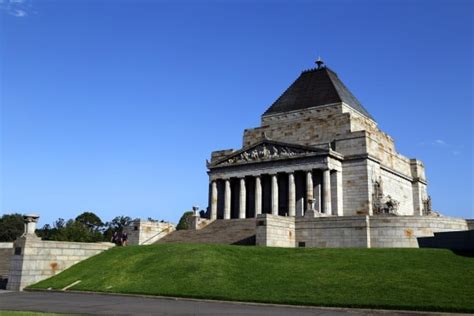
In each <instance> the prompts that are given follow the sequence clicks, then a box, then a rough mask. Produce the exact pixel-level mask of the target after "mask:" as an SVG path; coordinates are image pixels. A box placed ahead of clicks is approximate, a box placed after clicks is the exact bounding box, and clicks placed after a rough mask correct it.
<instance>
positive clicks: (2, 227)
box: [0, 213, 25, 242]
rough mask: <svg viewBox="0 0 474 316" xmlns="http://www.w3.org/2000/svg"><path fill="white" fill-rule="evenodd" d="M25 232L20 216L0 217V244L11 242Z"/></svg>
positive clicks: (8, 215) (16, 214)
mask: <svg viewBox="0 0 474 316" xmlns="http://www.w3.org/2000/svg"><path fill="white" fill-rule="evenodd" d="M24 231H25V224H24V221H23V216H22V215H21V214H18V213H15V214H5V215H3V216H2V217H0V242H12V241H15V239H17V238H18V237H20V236H21V235H22V234H23V232H24Z"/></svg>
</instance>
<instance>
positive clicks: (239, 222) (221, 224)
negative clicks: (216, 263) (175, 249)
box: [156, 218, 256, 245]
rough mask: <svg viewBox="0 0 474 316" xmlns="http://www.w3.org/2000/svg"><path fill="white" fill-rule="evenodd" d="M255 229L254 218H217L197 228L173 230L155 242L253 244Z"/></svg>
mask: <svg viewBox="0 0 474 316" xmlns="http://www.w3.org/2000/svg"><path fill="white" fill-rule="evenodd" d="M255 231H256V219H255V218H246V219H232V220H222V219H218V220H215V221H214V222H212V223H210V224H209V225H207V226H206V227H204V228H202V229H199V230H177V231H174V232H172V233H170V234H169V235H167V236H165V237H163V238H161V239H160V240H159V241H157V242H156V243H157V244H162V243H203V244H228V245H255Z"/></svg>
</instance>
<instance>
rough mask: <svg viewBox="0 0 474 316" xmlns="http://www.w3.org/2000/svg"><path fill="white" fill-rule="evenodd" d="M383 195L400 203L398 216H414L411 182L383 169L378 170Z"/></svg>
mask: <svg viewBox="0 0 474 316" xmlns="http://www.w3.org/2000/svg"><path fill="white" fill-rule="evenodd" d="M380 177H381V179H382V181H383V191H384V195H390V196H391V197H392V198H393V199H395V200H397V201H398V202H400V205H399V207H398V210H397V214H399V215H414V208H413V187H412V182H411V181H409V180H407V179H406V178H402V177H401V176H399V175H395V174H393V173H392V172H389V171H387V170H385V169H382V168H381V169H380Z"/></svg>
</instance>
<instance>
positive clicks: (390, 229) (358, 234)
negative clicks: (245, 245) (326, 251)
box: [256, 214, 468, 248]
mask: <svg viewBox="0 0 474 316" xmlns="http://www.w3.org/2000/svg"><path fill="white" fill-rule="evenodd" d="M466 230H468V224H467V221H466V220H464V219H460V218H452V217H430V216H388V215H387V216H385V215H377V216H368V215H364V216H331V217H296V218H294V217H279V216H274V215H269V214H264V215H261V216H259V217H258V219H257V235H256V237H257V238H256V244H257V245H262V246H273V247H313V248H342V247H355V248H401V247H403V248H418V247H419V246H418V240H417V238H418V237H429V236H433V234H434V233H435V232H449V231H466Z"/></svg>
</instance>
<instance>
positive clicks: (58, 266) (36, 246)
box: [7, 236, 114, 291]
mask: <svg viewBox="0 0 474 316" xmlns="http://www.w3.org/2000/svg"><path fill="white" fill-rule="evenodd" d="M113 246H114V244H112V243H80V242H63V241H44V240H41V239H39V238H37V237H31V236H28V237H20V238H18V239H17V240H16V241H15V242H14V254H13V256H12V257H11V265H10V273H9V277H8V284H7V289H8V290H12V291H19V290H20V291H21V290H23V288H25V287H26V286H28V285H31V284H33V283H36V282H39V281H41V280H44V279H46V278H49V277H51V276H53V275H55V274H57V273H59V272H61V271H63V270H65V269H67V268H69V267H70V266H72V265H73V264H76V263H78V262H80V261H82V260H85V259H87V258H89V257H91V256H94V255H96V254H98V253H100V252H102V251H104V250H107V249H109V248H111V247H113Z"/></svg>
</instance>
